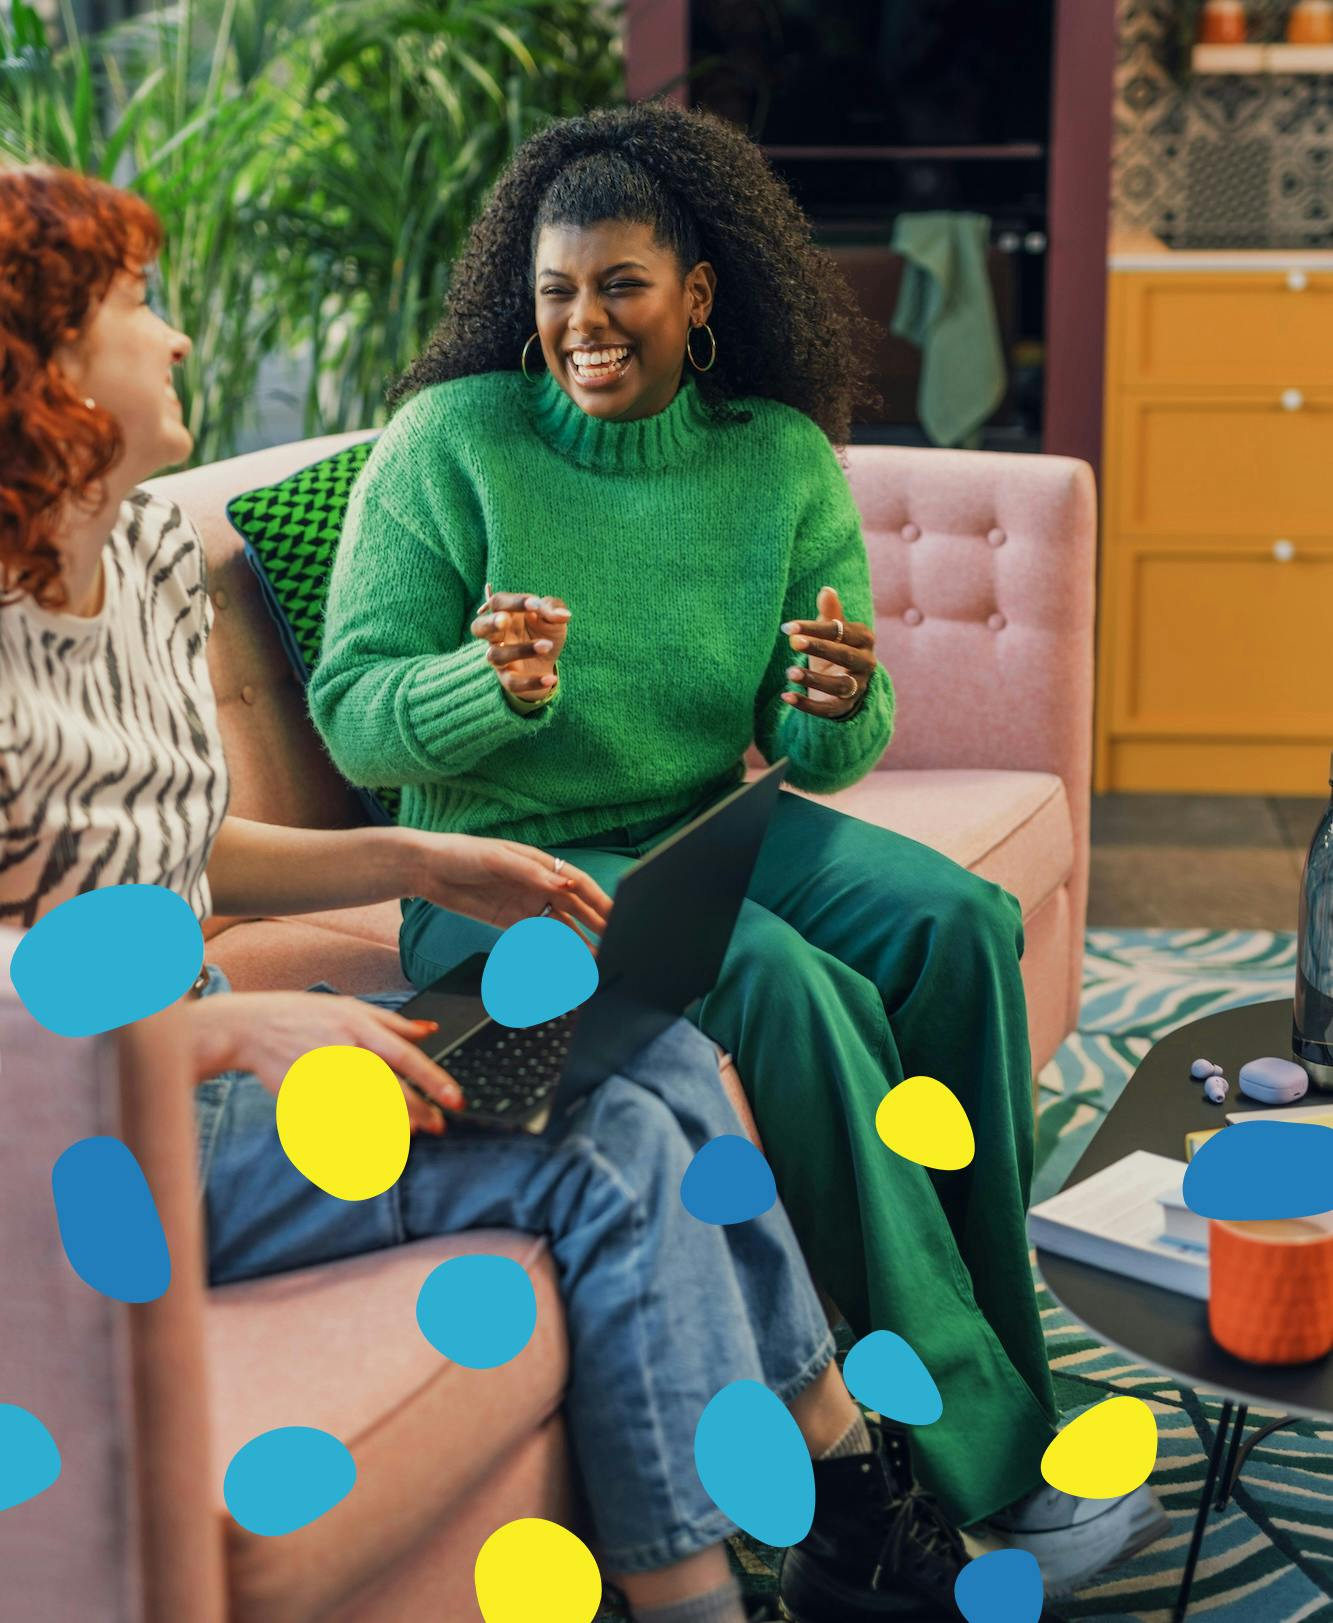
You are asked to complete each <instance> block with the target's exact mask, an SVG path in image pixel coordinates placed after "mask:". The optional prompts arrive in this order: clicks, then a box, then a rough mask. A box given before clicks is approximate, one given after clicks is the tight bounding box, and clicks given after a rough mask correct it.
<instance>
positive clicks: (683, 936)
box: [402, 760, 787, 1133]
mask: <svg viewBox="0 0 1333 1623" xmlns="http://www.w3.org/2000/svg"><path fill="white" fill-rule="evenodd" d="M786 770H787V762H786V761H785V760H782V761H778V762H777V763H776V764H775V765H773V766H771V767H769V769H768V770H767V771H766V772H765V773H763V775H762V776H761V777H758V778H756V779H754V781H753V782H752V783H747V784H742V785H741V786H740V787H739V788H738V789H736V790H734V791H733V792H732V793H731V794H729V795H727V796H726V797H725V798H724V799H722V800H720V801H718V803H717V804H716V805H715V806H711V807H710V808H709V809H708V810H707V811H706V812H704V813H703V814H702V815H701V816H699V817H696V818H695V820H694V821H693V822H692V823H689V824H688V825H687V826H686V827H685V828H683V829H681V830H679V831H678V832H677V833H675V834H673V835H672V836H671V838H670V839H668V840H664V841H663V842H662V844H661V845H659V846H657V848H656V849H655V850H653V851H650V852H649V853H648V855H647V856H646V857H644V858H643V859H642V860H641V861H639V862H637V863H635V865H634V866H633V867H632V868H631V869H629V871H628V872H627V873H626V874H625V876H624V878H622V879H621V881H620V883H619V885H618V886H617V887H616V895H615V905H614V906H613V907H612V909H611V915H610V918H609V919H608V920H607V926H606V934H605V935H604V936H603V937H602V941H601V945H600V947H599V948H598V952H597V967H598V987H597V990H596V991H595V992H594V993H593V995H592V997H590V998H589V999H588V1001H587V1002H586V1003H583V1004H581V1005H580V1006H579V1007H578V1008H577V1009H571V1010H570V1011H569V1012H568V1013H567V1014H563V1015H561V1016H560V1017H559V1018H558V1019H556V1020H547V1021H543V1022H542V1024H540V1025H536V1026H526V1027H521V1028H519V1027H513V1026H504V1025H501V1024H500V1023H499V1022H498V1021H496V1020H492V1019H491V1018H490V1017H489V1016H488V1015H487V1013H486V1010H485V1007H484V1005H483V1004H482V1001H481V976H482V971H483V969H484V968H485V966H486V955H485V954H484V953H477V954H476V955H475V956H474V957H472V958H469V959H467V960H466V961H465V962H464V963H462V964H460V965H459V966H458V968H457V969H454V970H451V971H450V972H449V974H447V975H443V976H441V978H440V979H439V980H438V981H435V982H433V983H432V984H431V985H430V986H428V987H426V989H425V990H424V991H422V992H419V993H418V994H417V996H416V997H414V998H413V999H412V1000H411V1002H410V1003H408V1004H407V1005H405V1007H404V1008H403V1010H402V1012H403V1014H405V1015H406V1016H407V1017H408V1018H409V1019H416V1020H438V1021H439V1024H440V1029H439V1031H438V1032H436V1033H434V1034H433V1035H432V1036H431V1037H429V1038H428V1039H427V1040H426V1042H425V1043H423V1044H422V1047H423V1048H424V1049H425V1051H426V1052H427V1053H428V1054H429V1055H430V1057H431V1058H432V1059H433V1060H435V1061H436V1062H437V1063H438V1064H440V1065H442V1066H444V1068H445V1070H447V1071H448V1072H449V1073H450V1075H451V1076H453V1077H454V1079H455V1080H456V1081H457V1082H458V1084H459V1086H460V1087H461V1088H462V1090H463V1095H464V1098H465V1100H466V1104H465V1106H464V1108H463V1109H462V1110H461V1111H458V1112H449V1113H448V1115H449V1120H450V1124H451V1130H457V1129H459V1128H462V1129H465V1130H468V1131H477V1132H530V1133H541V1132H544V1131H545V1130H546V1128H547V1127H548V1126H549V1125H550V1123H551V1122H552V1121H553V1120H554V1119H555V1118H556V1117H557V1116H559V1115H563V1114H564V1113H565V1112H566V1111H568V1110H570V1109H572V1108H573V1106H574V1105H576V1104H577V1103H578V1102H579V1101H580V1100H581V1099H582V1098H583V1097H584V1096H585V1094H587V1093H589V1092H590V1091H591V1090H592V1089H593V1088H595V1087H596V1086H597V1084H598V1083H599V1082H603V1081H605V1079H606V1078H607V1077H608V1076H610V1075H612V1074H613V1073H614V1072H616V1071H618V1070H620V1069H621V1068H622V1067H623V1066H624V1065H625V1064H627V1063H628V1062H629V1061H630V1060H632V1059H633V1058H634V1056H635V1055H636V1054H637V1053H639V1051H640V1050H641V1049H642V1048H644V1047H646V1046H647V1044H648V1043H650V1042H652V1040H653V1039H654V1038H655V1037H658V1036H660V1035H661V1033H662V1032H663V1031H665V1030H666V1028H667V1027H668V1026H669V1025H670V1024H671V1023H672V1021H673V1020H676V1019H678V1018H679V1017H680V1016H681V1015H682V1014H683V1013H684V1012H685V1010H686V1009H687V1008H688V1007H689V1006H690V1004H692V1003H693V1002H694V1001H695V1000H696V999H697V998H701V997H703V996H704V994H705V993H706V992H708V991H710V990H711V989H712V987H713V985H714V984H715V982H716V981H717V977H718V973H719V971H720V970H721V968H722V959H723V957H724V956H725V954H726V950H727V945H728V943H729V942H730V940H731V932H732V930H733V929H734V928H735V924H736V918H737V915H738V914H739V912H740V908H741V903H742V901H743V900H744V899H745V893H746V891H747V890H748V888H749V885H750V875H751V874H752V873H753V871H754V864H755V859H756V858H757V856H758V855H759V846H760V844H761V843H762V841H763V838H764V832H765V830H766V829H767V827H768V820H769V817H770V815H771V814H772V811H773V807H774V805H775V804H776V801H777V796H778V789H779V787H780V786H781V783H782V779H783V776H784V775H785V773H786Z"/></svg>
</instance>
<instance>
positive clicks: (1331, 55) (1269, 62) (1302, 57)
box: [1190, 45, 1333, 74]
mask: <svg viewBox="0 0 1333 1623" xmlns="http://www.w3.org/2000/svg"><path fill="white" fill-rule="evenodd" d="M1190 61H1191V65H1192V66H1193V68H1194V71H1195V73H1330V74H1333V45H1196V46H1195V47H1194V51H1193V54H1192V55H1191V58H1190Z"/></svg>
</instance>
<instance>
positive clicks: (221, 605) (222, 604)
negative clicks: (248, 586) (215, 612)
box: [213, 586, 227, 609]
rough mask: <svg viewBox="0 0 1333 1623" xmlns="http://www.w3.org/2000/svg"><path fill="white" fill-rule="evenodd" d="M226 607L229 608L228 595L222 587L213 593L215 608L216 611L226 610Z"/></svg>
mask: <svg viewBox="0 0 1333 1623" xmlns="http://www.w3.org/2000/svg"><path fill="white" fill-rule="evenodd" d="M226 606H227V594H226V591H225V590H224V589H223V588H222V587H221V586H219V587H218V589H217V591H216V592H214V593H213V607H214V608H215V609H225V608H226Z"/></svg>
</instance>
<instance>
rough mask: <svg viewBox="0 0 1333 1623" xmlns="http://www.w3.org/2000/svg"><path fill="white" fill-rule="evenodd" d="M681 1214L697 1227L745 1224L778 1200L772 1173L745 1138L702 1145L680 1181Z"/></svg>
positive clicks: (733, 1137) (731, 1135)
mask: <svg viewBox="0 0 1333 1623" xmlns="http://www.w3.org/2000/svg"><path fill="white" fill-rule="evenodd" d="M680 1198H681V1201H682V1202H683V1204H684V1207H685V1210H686V1211H687V1212H689V1214H690V1216H691V1217H697V1218H698V1219H699V1221H700V1222H701V1223H745V1222H748V1221H749V1219H750V1218H752V1217H762V1216H763V1215H764V1213H765V1212H766V1211H767V1210H768V1209H769V1207H770V1206H771V1205H772V1204H773V1202H774V1201H775V1200H776V1199H777V1198H778V1186H777V1184H776V1183H775V1182H774V1180H773V1169H772V1168H771V1167H770V1166H769V1164H768V1162H767V1161H765V1160H764V1158H763V1156H762V1155H761V1154H760V1152H759V1151H758V1150H757V1149H756V1148H755V1146H754V1145H753V1144H751V1142H750V1141H749V1139H748V1138H740V1137H739V1136H738V1135H737V1134H735V1133H724V1134H723V1135H722V1137H720V1138H715V1139H712V1140H711V1141H710V1142H709V1143H707V1144H705V1145H704V1147H703V1148H702V1149H701V1150H700V1151H699V1153H698V1154H697V1155H696V1156H695V1157H694V1159H693V1160H692V1161H691V1162H690V1164H689V1166H688V1167H686V1169H685V1176H684V1177H683V1178H682V1179H681V1180H680Z"/></svg>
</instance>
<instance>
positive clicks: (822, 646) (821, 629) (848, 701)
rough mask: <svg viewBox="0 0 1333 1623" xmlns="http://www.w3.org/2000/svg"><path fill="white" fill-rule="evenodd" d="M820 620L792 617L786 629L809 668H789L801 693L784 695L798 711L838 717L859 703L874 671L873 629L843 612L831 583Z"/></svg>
mask: <svg viewBox="0 0 1333 1623" xmlns="http://www.w3.org/2000/svg"><path fill="white" fill-rule="evenodd" d="M815 607H816V610H817V612H818V614H819V616H820V618H819V619H818V620H788V621H787V622H786V624H785V625H783V627H782V630H783V632H784V633H785V634H786V637H787V640H788V641H789V642H790V644H791V646H792V648H793V650H794V651H795V652H796V653H798V654H805V655H806V656H807V658H808V659H809V668H808V669H802V668H801V667H800V666H799V665H792V666H789V667H788V670H787V679H788V681H790V682H797V683H799V684H800V686H801V687H802V688H803V689H804V690H805V691H804V692H802V693H784V694H783V695H782V697H783V699H784V700H785V701H786V702H787V703H788V704H789V705H792V706H793V707H794V708H795V709H797V710H808V711H809V712H810V714H811V715H813V716H828V717H830V718H833V719H836V718H838V717H841V716H849V715H850V714H851V713H852V711H853V710H855V709H856V707H857V706H858V705H859V704H860V703H861V700H862V698H863V696H864V694H865V690H866V688H867V687H868V686H869V685H870V678H871V676H872V675H873V674H874V671H875V632H874V628H873V627H871V626H868V625H864V624H863V623H862V622H861V621H860V620H848V619H846V618H845V616H844V615H843V611H842V601H841V599H840V598H839V597H838V594H837V593H836V592H835V591H834V590H833V588H832V587H831V586H824V587H821V588H820V592H819V598H818V600H817V602H816V605H815Z"/></svg>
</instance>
